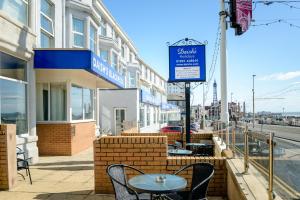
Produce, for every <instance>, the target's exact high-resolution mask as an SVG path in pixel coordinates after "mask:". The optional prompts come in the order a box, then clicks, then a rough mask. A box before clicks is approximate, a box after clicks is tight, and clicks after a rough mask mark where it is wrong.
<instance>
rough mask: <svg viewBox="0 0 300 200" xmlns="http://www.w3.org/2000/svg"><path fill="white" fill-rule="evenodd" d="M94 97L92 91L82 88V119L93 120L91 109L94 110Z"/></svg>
mask: <svg viewBox="0 0 300 200" xmlns="http://www.w3.org/2000/svg"><path fill="white" fill-rule="evenodd" d="M93 99H94V95H93V90H90V89H87V88H84V89H83V110H84V119H93V118H94V117H93V112H94V110H93V108H94V101H93Z"/></svg>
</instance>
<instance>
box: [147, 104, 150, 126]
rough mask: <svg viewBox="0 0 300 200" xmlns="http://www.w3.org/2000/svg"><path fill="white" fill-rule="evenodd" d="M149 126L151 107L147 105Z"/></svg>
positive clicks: (148, 122) (148, 124) (148, 123)
mask: <svg viewBox="0 0 300 200" xmlns="http://www.w3.org/2000/svg"><path fill="white" fill-rule="evenodd" d="M147 126H150V107H149V106H147Z"/></svg>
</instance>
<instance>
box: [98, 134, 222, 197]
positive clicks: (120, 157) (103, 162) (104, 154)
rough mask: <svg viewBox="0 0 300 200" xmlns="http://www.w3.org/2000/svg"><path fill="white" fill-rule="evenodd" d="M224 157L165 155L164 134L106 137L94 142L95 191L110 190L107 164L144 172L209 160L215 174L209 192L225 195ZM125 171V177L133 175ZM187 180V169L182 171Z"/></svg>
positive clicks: (110, 191)
mask: <svg viewBox="0 0 300 200" xmlns="http://www.w3.org/2000/svg"><path fill="white" fill-rule="evenodd" d="M225 161H226V159H225V158H222V157H218V158H217V157H168V156H167V137H166V136H136V137H132V136H107V137H101V138H99V139H97V140H95V141H94V165H95V167H94V171H95V192H96V193H112V192H113V188H112V185H111V182H110V179H109V177H108V176H107V174H106V168H107V166H108V165H111V164H117V163H122V164H127V165H131V166H134V167H135V168H138V169H140V170H142V171H144V172H145V173H170V174H171V173H173V172H175V171H176V170H178V169H180V168H181V167H183V166H185V165H188V164H192V163H196V162H209V163H211V164H213V165H214V166H215V175H214V177H213V179H212V180H211V182H210V184H209V190H208V191H209V193H208V194H209V195H213V196H226V174H227V169H226V166H225ZM133 175H135V174H133V173H132V172H129V174H128V176H129V178H130V177H131V176H133ZM183 176H184V177H185V178H187V179H188V183H190V182H191V172H186V174H183Z"/></svg>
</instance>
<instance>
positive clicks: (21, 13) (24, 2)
mask: <svg viewBox="0 0 300 200" xmlns="http://www.w3.org/2000/svg"><path fill="white" fill-rule="evenodd" d="M28 8H29V7H28V0H1V1H0V10H3V11H4V12H5V13H6V14H7V15H9V16H10V17H11V18H13V19H16V20H18V21H19V22H21V23H23V24H25V25H27V26H28V10H29V9H28Z"/></svg>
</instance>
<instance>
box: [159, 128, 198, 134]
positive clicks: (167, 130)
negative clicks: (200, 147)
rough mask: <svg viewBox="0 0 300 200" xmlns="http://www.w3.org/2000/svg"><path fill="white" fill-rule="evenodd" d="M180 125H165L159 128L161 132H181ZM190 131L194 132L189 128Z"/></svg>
mask: <svg viewBox="0 0 300 200" xmlns="http://www.w3.org/2000/svg"><path fill="white" fill-rule="evenodd" d="M182 128H183V127H182V126H165V127H163V128H161V129H160V132H161V133H181V130H182ZM190 133H194V131H193V130H190Z"/></svg>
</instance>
